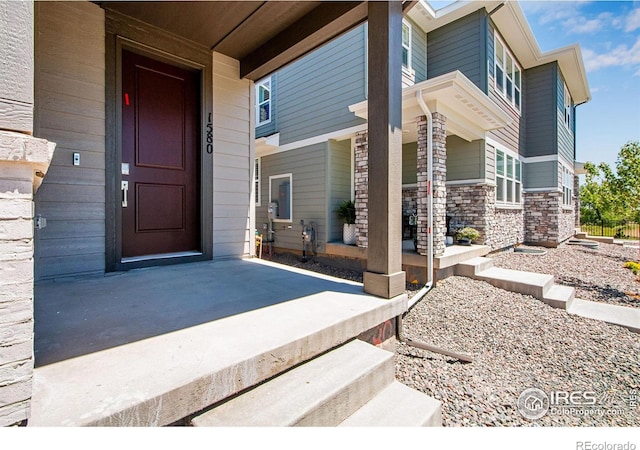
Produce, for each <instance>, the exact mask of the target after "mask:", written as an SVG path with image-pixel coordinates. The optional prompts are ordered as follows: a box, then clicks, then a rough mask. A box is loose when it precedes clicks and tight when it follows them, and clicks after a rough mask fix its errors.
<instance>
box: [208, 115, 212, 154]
mask: <svg viewBox="0 0 640 450" xmlns="http://www.w3.org/2000/svg"><path fill="white" fill-rule="evenodd" d="M207 153H209V154H212V153H213V122H212V121H211V113H209V121H208V122H207Z"/></svg>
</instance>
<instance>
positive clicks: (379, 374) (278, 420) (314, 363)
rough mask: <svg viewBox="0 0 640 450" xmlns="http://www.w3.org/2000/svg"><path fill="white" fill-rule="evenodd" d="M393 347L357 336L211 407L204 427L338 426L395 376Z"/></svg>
mask: <svg viewBox="0 0 640 450" xmlns="http://www.w3.org/2000/svg"><path fill="white" fill-rule="evenodd" d="M394 373H395V364H394V355H393V353H391V352H388V351H386V350H382V349H380V348H377V347H374V346H372V345H370V344H367V343H365V342H362V341H359V340H355V341H352V342H350V343H348V344H345V345H343V346H341V347H339V348H337V349H335V350H332V351H330V352H328V353H326V354H324V355H322V356H320V357H318V358H315V359H313V360H311V361H309V362H307V363H305V364H302V365H301V366H299V367H296V368H295V369H293V370H291V371H289V372H286V373H284V374H282V375H280V376H277V377H276V378H274V379H272V380H270V381H268V382H266V383H264V384H262V385H260V386H258V387H256V388H255V389H253V390H250V391H248V392H246V393H243V394H242V395H240V396H238V397H236V398H234V399H232V400H230V401H228V402H225V403H223V404H221V405H220V406H217V407H215V408H213V409H211V410H210V411H207V412H205V413H203V414H201V415H199V416H197V417H195V418H194V419H193V420H192V424H193V425H194V426H199V427H211V426H221V427H237V426H253V427H265V426H336V425H338V424H340V422H342V421H343V420H344V419H346V418H347V417H349V416H350V415H351V414H353V413H354V412H355V411H357V410H358V409H359V408H361V407H362V406H363V405H364V404H366V403H367V402H369V400H371V399H372V398H373V396H374V395H375V394H376V393H377V392H379V391H380V390H383V389H385V388H386V387H388V386H389V385H390V384H391V383H392V382H393V381H394Z"/></svg>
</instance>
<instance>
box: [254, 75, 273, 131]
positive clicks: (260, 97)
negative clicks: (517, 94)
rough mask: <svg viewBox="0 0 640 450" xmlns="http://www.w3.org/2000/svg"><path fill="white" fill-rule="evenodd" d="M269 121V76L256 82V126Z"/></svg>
mask: <svg viewBox="0 0 640 450" xmlns="http://www.w3.org/2000/svg"><path fill="white" fill-rule="evenodd" d="M269 122H271V78H267V79H266V80H262V81H260V82H258V83H256V126H260V125H264V124H265V123H269Z"/></svg>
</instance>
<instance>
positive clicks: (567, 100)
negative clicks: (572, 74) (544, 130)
mask: <svg viewBox="0 0 640 450" xmlns="http://www.w3.org/2000/svg"><path fill="white" fill-rule="evenodd" d="M572 109H573V108H572V107H571V94H570V93H569V89H568V88H567V85H566V83H565V84H564V124H565V126H566V127H567V129H568V130H569V131H571V111H572Z"/></svg>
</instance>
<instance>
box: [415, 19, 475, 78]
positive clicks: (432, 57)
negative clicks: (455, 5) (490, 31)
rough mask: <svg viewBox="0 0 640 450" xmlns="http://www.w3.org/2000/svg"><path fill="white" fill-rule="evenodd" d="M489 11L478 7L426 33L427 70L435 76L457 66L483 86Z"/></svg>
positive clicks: (429, 76) (450, 70) (429, 75)
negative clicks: (476, 10) (470, 12)
mask: <svg viewBox="0 0 640 450" xmlns="http://www.w3.org/2000/svg"><path fill="white" fill-rule="evenodd" d="M486 20H487V17H486V11H485V10H484V9H481V10H479V11H478V12H475V13H473V14H470V15H468V16H466V17H463V18H461V19H458V20H456V21H455V22H452V23H451V24H449V25H446V26H444V27H441V28H438V29H436V30H434V31H432V32H430V33H429V34H428V35H427V57H428V62H427V74H428V78H434V77H437V76H439V75H444V74H446V73H449V72H453V71H455V70H459V71H460V72H462V73H463V74H464V75H465V76H466V77H467V78H469V79H470V80H471V81H472V82H473V83H475V84H476V86H478V87H479V88H480V89H482V88H483V85H484V83H483V81H484V72H486V71H485V70H484V66H485V65H484V64H483V62H482V55H484V48H486V46H485V44H484V42H485V36H486V33H485V30H486V26H485V24H486Z"/></svg>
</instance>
